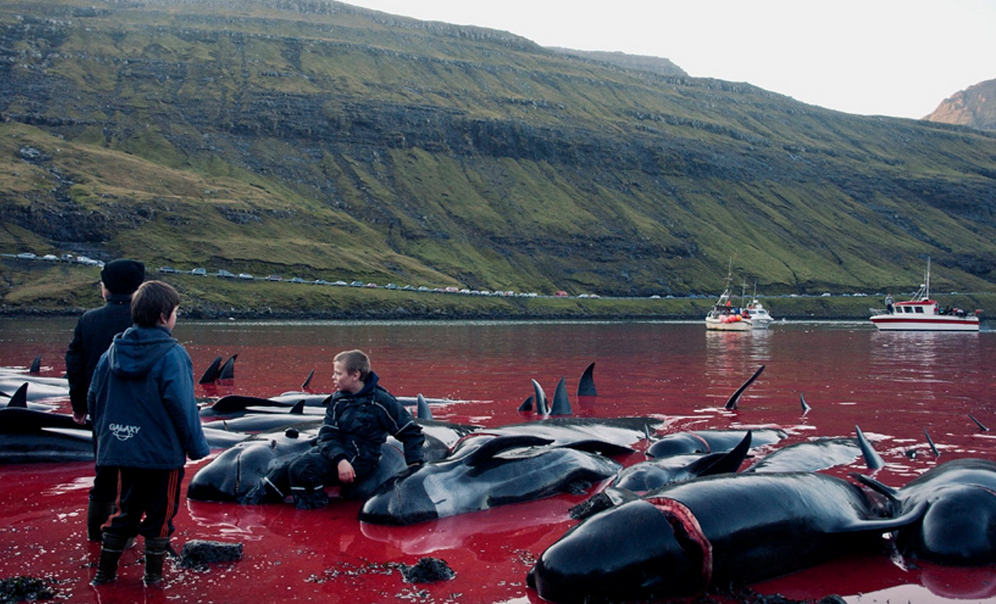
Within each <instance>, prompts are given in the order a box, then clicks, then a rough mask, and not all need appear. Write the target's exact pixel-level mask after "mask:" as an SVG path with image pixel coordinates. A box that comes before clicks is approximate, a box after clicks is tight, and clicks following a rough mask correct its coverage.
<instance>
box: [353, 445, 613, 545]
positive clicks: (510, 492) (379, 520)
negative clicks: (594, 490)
mask: <svg viewBox="0 0 996 604" xmlns="http://www.w3.org/2000/svg"><path fill="white" fill-rule="evenodd" d="M579 442H585V443H586V444H590V443H589V441H579ZM552 443H553V441H552V440H551V439H548V438H542V437H539V436H533V435H527V434H518V435H509V436H494V435H490V434H476V435H471V436H470V437H468V438H467V439H465V440H463V441H462V442H461V445H462V446H461V447H460V448H458V449H457V451H455V452H454V453H453V455H451V456H449V457H447V458H445V459H442V460H439V461H434V462H429V463H427V464H425V465H423V466H422V467H420V468H418V470H415V471H413V472H410V473H407V474H402V475H401V476H399V477H397V478H395V479H393V480H392V481H390V482H388V483H387V484H386V485H384V487H382V488H381V490H379V491H378V492H377V493H375V494H374V495H373V496H372V497H370V498H369V499H367V501H366V502H365V503H364V504H363V508H362V509H361V510H360V520H362V521H364V522H370V523H374V524H393V525H408V524H414V523H417V522H424V521H427V520H435V519H437V518H446V517H448V516H455V515H457V514H465V513H468V512H475V511H480V510H485V509H488V508H492V507H496V506H499V505H506V504H510V503H519V502H523V501H534V500H537V499H541V498H543V497H548V496H550V495H555V494H557V493H564V492H575V490H577V489H579V488H587V487H589V486H591V485H592V484H593V483H596V482H599V481H601V480H604V479H605V478H608V477H609V476H612V475H613V474H615V473H616V472H618V471H619V469H620V468H621V467H622V466H621V465H620V464H619V463H618V462H615V461H613V460H611V459H609V458H607V457H603V456H601V455H597V454H594V453H588V452H587V451H579V450H577V449H573V448H570V445H567V446H563V447H551V446H548V445H550V444H552Z"/></svg>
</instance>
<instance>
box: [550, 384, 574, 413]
mask: <svg viewBox="0 0 996 604" xmlns="http://www.w3.org/2000/svg"><path fill="white" fill-rule="evenodd" d="M566 384H567V380H566V379H565V378H560V381H559V382H557V389H556V390H555V391H554V392H553V407H552V408H551V409H550V415H574V410H573V409H571V401H570V399H568V398H567V385H566Z"/></svg>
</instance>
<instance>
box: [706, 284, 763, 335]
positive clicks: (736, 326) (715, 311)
mask: <svg viewBox="0 0 996 604" xmlns="http://www.w3.org/2000/svg"><path fill="white" fill-rule="evenodd" d="M705 325H706V329H714V330H717V331H750V330H751V329H753V328H754V324H753V323H752V322H751V318H750V315H749V313H747V314H745V313H744V312H743V309H741V308H738V307H735V306H733V304H732V301H731V300H730V278H729V277H728V278H727V280H726V289H725V290H723V293H722V295H720V296H719V300H717V301H716V304H715V305H713V307H712V310H710V311H709V313H708V314H706V317H705Z"/></svg>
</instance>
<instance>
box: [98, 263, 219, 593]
mask: <svg viewBox="0 0 996 604" xmlns="http://www.w3.org/2000/svg"><path fill="white" fill-rule="evenodd" d="M179 306H180V296H179V295H178V294H177V293H176V290H175V289H173V287H171V286H170V285H169V284H166V283H163V282H162V281H146V282H145V283H143V284H142V285H141V286H140V287H139V288H138V290H137V291H136V292H135V294H134V295H133V296H132V300H131V316H132V320H133V321H134V323H135V324H134V326H132V327H130V328H128V329H127V330H126V331H125V332H124V333H122V334H119V335H118V336H116V337H115V338H114V341H113V342H112V343H111V347H110V348H109V349H108V350H107V352H106V353H104V355H103V356H101V357H100V361H99V362H98V363H97V369H96V370H95V371H94V374H93V381H92V382H91V384H90V390H89V392H88V394H87V406H88V411H89V413H90V417H91V419H92V420H93V425H94V431H95V432H96V433H97V435H98V438H97V465H98V466H100V467H113V468H116V469H117V471H118V475H119V479H120V485H121V490H120V495H119V505H118V508H119V509H118V512H117V513H115V514H114V515H113V516H111V518H110V520H109V521H108V523H107V524H105V525H104V534H103V540H102V541H103V546H102V548H101V552H100V562H99V563H98V566H97V573H96V575H95V576H94V578H93V581H92V583H93V584H94V585H102V584H104V583H108V582H110V581H113V580H114V579H115V577H116V576H117V568H118V560H119V559H120V558H121V553H122V552H123V551H124V549H125V546H126V544H127V542H128V540H129V539H132V538H134V537H135V536H137V535H142V536H143V537H144V538H145V577H144V580H145V583H146V584H147V585H155V584H157V583H160V582H161V581H162V579H163V561H164V560H165V558H166V553H167V551H168V549H169V537H170V535H171V534H172V533H173V517H174V516H176V513H177V511H178V509H179V505H180V483H181V482H182V481H183V466H184V464H185V463H186V460H187V457H189V458H190V459H200V458H202V457H205V456H206V455H207V454H208V453H209V452H210V450H209V448H208V444H207V441H206V440H205V439H204V432H203V430H202V429H201V421H200V417H199V415H198V410H197V402H196V401H195V400H194V373H193V365H192V363H191V361H190V356H189V355H188V354H187V351H186V350H185V349H184V348H183V346H181V345H180V344H179V343H178V342H177V341H176V340H175V339H174V338H173V337H172V335H170V332H171V331H172V330H173V327H174V326H175V325H176V314H177V309H178V308H179Z"/></svg>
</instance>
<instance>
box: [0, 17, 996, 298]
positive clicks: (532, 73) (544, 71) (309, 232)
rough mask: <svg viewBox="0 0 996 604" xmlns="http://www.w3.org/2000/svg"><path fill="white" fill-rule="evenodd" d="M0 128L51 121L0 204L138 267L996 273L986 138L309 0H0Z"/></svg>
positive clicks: (6, 184) (584, 284)
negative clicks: (732, 262) (938, 269)
mask: <svg viewBox="0 0 996 604" xmlns="http://www.w3.org/2000/svg"><path fill="white" fill-rule="evenodd" d="M604 58H605V57H603V59H604ZM609 58H611V57H609ZM634 70H636V71H634ZM4 124H6V125H8V126H11V128H10V130H13V127H12V126H14V125H17V126H30V127H33V128H36V129H38V130H40V131H42V132H44V133H46V134H47V135H48V136H49V137H51V138H48V139H44V137H36V138H37V142H36V143H35V146H33V147H30V148H31V149H33V150H34V151H24V152H23V153H22V152H21V151H20V149H22V148H25V145H24V144H22V143H17V142H13V141H9V142H5V141H2V140H0V149H4V150H7V149H9V152H8V151H5V153H7V154H6V156H3V157H0V177H3V178H0V187H2V190H0V193H3V195H0V218H2V219H3V221H4V223H5V224H12V225H16V226H18V227H19V228H21V229H24V230H25V231H27V232H29V233H31V234H33V235H34V236H37V237H39V238H43V239H44V240H46V241H49V242H52V243H53V244H55V243H59V242H75V243H76V244H78V245H81V246H82V245H87V246H96V245H102V246H105V247H106V249H107V250H108V254H111V253H129V254H131V255H137V256H140V257H143V258H146V259H147V260H148V261H149V262H150V263H153V264H154V263H156V262H161V263H162V264H171V265H173V264H177V265H179V264H182V263H183V261H184V258H183V257H181V255H183V254H191V255H192V254H196V256H194V257H196V258H198V259H203V258H224V259H227V261H233V262H234V261H235V260H233V257H234V256H238V257H237V260H239V261H242V262H246V263H251V264H252V265H254V266H260V267H264V268H260V269H259V270H260V271H263V270H265V271H266V272H281V271H280V270H279V269H277V268H274V269H272V270H271V269H269V268H267V267H277V266H279V265H281V264H293V263H296V264H299V265H307V266H309V267H313V268H314V269H315V270H318V271H326V270H327V271H333V270H335V271H340V273H339V274H342V273H341V271H345V270H349V271H353V272H354V274H356V275H357V276H358V277H363V276H364V275H372V274H377V275H384V276H392V275H403V274H408V275H409V276H410V275H419V276H422V277H424V278H433V279H436V280H437V282H438V280H441V279H443V280H449V281H454V280H456V281H459V282H461V283H465V284H467V285H470V286H471V287H473V288H484V289H507V288H506V287H502V285H503V284H508V283H515V284H519V285H521V286H523V287H530V288H532V287H535V288H537V289H539V288H543V287H545V288H546V289H549V290H553V289H562V288H566V289H569V290H571V291H572V292H582V291H599V292H604V293H616V294H634V295H643V294H646V293H648V292H649V291H662V290H663V291H674V292H676V293H682V292H687V291H689V290H698V291H702V290H714V289H716V288H717V287H719V285H720V284H721V283H722V279H723V277H725V272H726V267H727V265H728V262H729V258H730V257H731V256H732V257H736V258H737V262H738V263H740V262H742V263H743V264H744V265H745V266H749V267H750V268H749V271H750V274H751V275H753V276H756V277H758V278H759V280H760V282H761V284H762V286H764V285H767V286H769V289H768V291H774V290H775V289H781V290H783V291H797V290H804V289H814V290H818V291H822V290H823V289H825V288H826V287H829V286H834V285H837V286H839V287H841V288H847V290H848V291H854V290H853V289H851V288H852V287H858V286H864V285H866V286H868V287H878V286H879V284H881V283H882V282H883V280H885V279H887V278H895V275H893V274H892V273H894V270H893V268H894V266H896V265H897V264H898V265H900V266H911V267H919V266H920V264H921V262H919V261H918V260H916V256H919V255H926V254H929V255H931V256H932V257H933V258H934V261H935V263H936V264H939V265H944V263H947V264H948V265H950V266H952V267H956V268H957V270H958V271H960V273H961V274H962V276H963V277H964V278H965V279H967V280H969V281H971V282H973V283H978V282H979V281H977V280H994V279H996V275H994V270H996V243H994V241H996V186H994V182H996V166H994V164H993V159H992V158H993V157H996V137H993V136H989V135H986V134H984V133H979V132H977V131H972V130H969V129H966V128H961V127H956V126H949V125H938V124H931V123H927V122H915V121H910V120H895V119H888V118H865V117H858V116H847V115H844V114H838V113H834V112H831V111H827V110H823V109H820V108H817V107H811V106H807V105H804V104H801V103H798V102H795V101H793V100H791V99H788V98H786V97H782V96H780V95H777V94H773V93H770V92H767V91H764V90H761V89H758V88H756V87H753V86H750V85H747V84H737V83H730V82H723V81H718V80H708V79H697V78H689V77H687V76H682V75H661V74H658V73H652V70H648V69H645V68H641V67H638V66H628V65H627V66H626V67H625V68H620V66H619V65H618V64H612V65H609V64H606V61H605V60H602V59H599V60H594V58H592V57H586V58H583V59H578V58H576V57H572V56H567V55H565V54H562V53H559V52H553V51H551V50H548V49H543V48H540V47H538V46H536V45H535V44H533V43H532V42H530V41H528V40H524V39H522V38H519V37H516V36H514V35H511V34H507V33H504V32H495V31H491V30H485V29H481V28H462V27H457V26H450V25H445V24H438V23H422V22H418V21H414V20H410V19H404V18H396V17H392V16H390V15H385V14H383V13H375V12H373V11H363V10H359V9H354V8H352V7H348V6H347V5H342V4H339V3H335V2H320V1H314V2H312V1H303V0H297V1H295V0H273V1H271V0H244V1H239V2H235V1H234V0H230V1H229V0H188V1H185V2H182V3H180V2H169V1H166V0H151V1H147V2H124V1H122V2H112V3H105V4H101V5H100V6H99V7H98V8H94V7H92V6H90V5H88V4H85V3H83V2H82V1H77V0H46V1H44V2H42V1H37V2H34V1H32V0H20V1H19V2H18V3H17V4H16V5H0V128H2V127H3V125H4ZM18 132H25V131H24V130H18ZM43 139H44V140H43ZM59 141H64V142H65V145H62V144H60V142H59ZM62 147H66V148H62ZM69 147H72V149H71V152H72V153H70V149H68V148H69ZM60 148H62V149H61V151H60ZM24 154H26V155H24ZM133 160H134V161H138V160H140V161H141V162H143V163H142V164H141V165H140V166H136V165H135V164H134V163H133ZM136 171H141V173H142V174H143V177H142V178H134V177H132V174H134V173H135V172H136ZM10 238H11V239H17V238H23V237H22V236H21V235H18V234H16V233H15V234H12V235H10ZM176 240H180V241H182V242H183V246H182V247H181V246H179V245H176V244H173V243H171V242H173V241H176ZM247 241H250V242H251V244H247V243H246V242H247ZM151 242H155V243H154V244H153V243H151ZM135 246H145V249H138V250H136V249H134V248H135ZM88 249H89V248H88ZM150 254H153V255H155V254H158V256H156V257H154V258H151V257H149V255H150ZM883 260H885V261H884V262H883ZM199 264H200V262H198V263H197V265H199ZM915 270H919V269H918V268H915ZM325 275H326V273H323V272H320V273H319V274H318V275H316V276H323V277H324V276H325ZM915 278H916V277H914V279H915ZM387 280H395V279H394V278H391V277H388V279H387ZM399 280H400V279H399ZM406 280H411V279H406ZM972 280H976V281H972ZM959 289H965V288H964V287H960V288H959Z"/></svg>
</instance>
